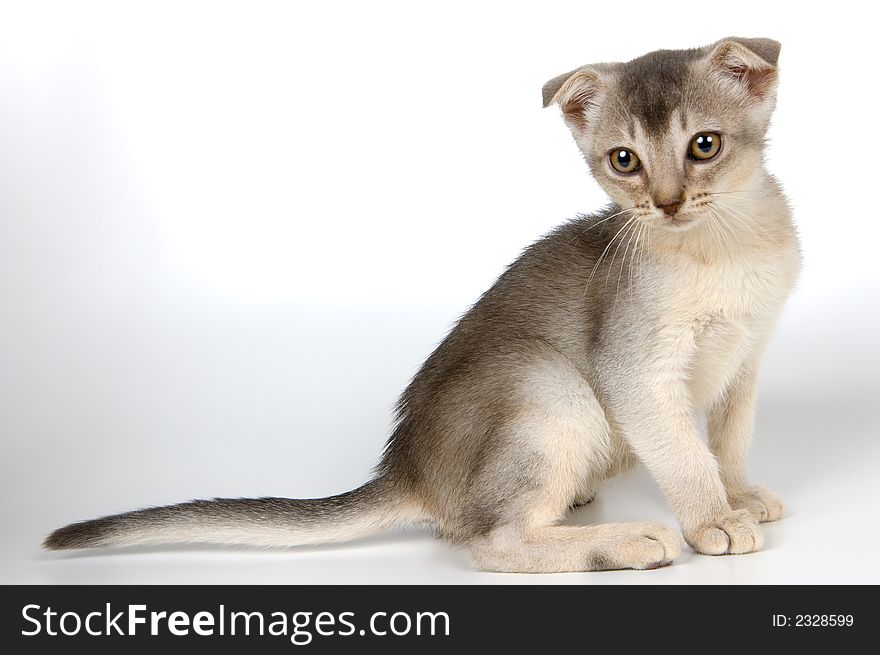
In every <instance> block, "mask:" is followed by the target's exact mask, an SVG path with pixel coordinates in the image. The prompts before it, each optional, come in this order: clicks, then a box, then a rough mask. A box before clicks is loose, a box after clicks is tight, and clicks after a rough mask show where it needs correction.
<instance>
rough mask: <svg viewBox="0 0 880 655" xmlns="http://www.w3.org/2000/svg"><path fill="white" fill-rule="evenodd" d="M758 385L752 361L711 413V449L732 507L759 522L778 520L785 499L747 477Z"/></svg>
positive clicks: (754, 364) (743, 369) (783, 508)
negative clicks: (747, 512)
mask: <svg viewBox="0 0 880 655" xmlns="http://www.w3.org/2000/svg"><path fill="white" fill-rule="evenodd" d="M756 383H757V364H756V362H754V361H751V362H749V363H747V364H746V365H744V366H743V368H742V369H741V370H740V372H739V374H738V375H737V377H736V379H735V380H734V381H733V383H732V384H731V385H730V388H729V389H728V390H727V392H726V393H725V394H724V396H723V397H722V398H721V399H720V400H719V402H717V403H716V404H715V405H714V406H713V407H712V409H711V410H710V411H709V414H708V423H709V447H710V448H711V449H712V452H713V453H715V457H716V458H717V459H718V464H719V467H720V473H721V480H722V482H723V483H724V487H725V489H726V490H727V498H728V502H729V503H730V506H731V507H733V508H734V509H745V510H748V511H749V513H751V514H752V516H754V517H755V519H756V520H758V521H762V522H763V521H775V520H777V519H779V518H781V517H782V515H783V514H784V513H785V505H783V503H782V500H781V499H780V498H779V496H777V495H776V494H774V493H773V492H772V491H768V490H767V489H764V488H763V487H759V486H756V485H752V484H749V482H748V478H747V476H746V458H747V456H748V451H749V446H750V445H751V441H752V432H753V430H754V421H755V395H756V386H757V384H756Z"/></svg>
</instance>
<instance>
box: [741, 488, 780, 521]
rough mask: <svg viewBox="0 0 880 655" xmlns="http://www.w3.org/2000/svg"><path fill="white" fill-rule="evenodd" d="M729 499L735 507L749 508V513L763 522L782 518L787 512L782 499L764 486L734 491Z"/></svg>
mask: <svg viewBox="0 0 880 655" xmlns="http://www.w3.org/2000/svg"><path fill="white" fill-rule="evenodd" d="M729 500H730V506H731V507H732V508H733V509H744V510H748V512H749V514H751V515H752V516H754V517H755V520H756V521H760V522H761V523H765V522H767V521H775V520H777V519H781V518H782V516H783V515H784V514H785V505H783V503H782V499H781V498H779V496H777V495H776V494H775V493H773V492H772V491H768V490H767V489H765V488H764V487H749V488H748V489H745V490H744V491H740V492H737V493H732V494H730V498H729Z"/></svg>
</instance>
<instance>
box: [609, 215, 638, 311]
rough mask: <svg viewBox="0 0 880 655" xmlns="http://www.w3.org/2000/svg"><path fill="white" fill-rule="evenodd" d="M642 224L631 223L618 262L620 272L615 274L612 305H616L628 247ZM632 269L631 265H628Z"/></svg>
mask: <svg viewBox="0 0 880 655" xmlns="http://www.w3.org/2000/svg"><path fill="white" fill-rule="evenodd" d="M642 225H643V224H642V223H633V227H632V228H630V231H629V233H628V234H629V240H628V241H627V242H626V248H624V250H623V259H622V260H621V262H620V271H618V273H617V291H616V292H615V293H614V304H615V305H617V297H618V296H619V295H620V279H621V278H622V277H623V269H624V267H625V266H626V254H627V253H628V252H629V247H630V246H631V245H632V242H633V237H634V236H635V234H636V232H637V231H638V229H639V228H640V227H641V226H642ZM611 265H612V266H613V265H614V260H613V259H612V260H611ZM630 267H632V264H630Z"/></svg>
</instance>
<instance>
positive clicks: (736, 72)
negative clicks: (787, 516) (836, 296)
mask: <svg viewBox="0 0 880 655" xmlns="http://www.w3.org/2000/svg"><path fill="white" fill-rule="evenodd" d="M779 47H780V46H779V44H778V43H776V42H775V41H771V40H769V39H741V38H729V39H724V40H723V41H720V42H718V43H716V44H714V45H711V46H707V47H704V48H698V49H692V50H661V51H658V52H652V53H649V54H647V55H644V56H643V57H639V58H638V59H635V60H633V61H630V62H628V63H613V64H597V65H593V66H584V67H582V68H578V69H576V70H574V71H571V72H570V73H566V74H565V75H561V76H559V77H557V78H555V79H553V80H551V81H550V82H548V83H547V84H546V85H545V86H544V89H543V95H544V98H543V99H544V106H548V105H551V104H558V105H559V106H560V107H561V108H562V113H563V117H564V120H565V122H566V124H567V125H568V127H569V128H570V130H571V132H572V135H573V136H574V139H575V141H576V142H577V145H578V146H579V148H580V150H581V151H582V152H583V155H584V157H585V159H586V161H587V164H588V165H589V167H590V170H591V171H592V173H593V175H594V176H595V178H596V179H597V180H598V182H599V184H600V185H601V186H602V187H603V188H604V189H605V190H606V191H607V192H608V194H609V195H610V196H611V198H612V200H613V201H614V204H613V205H612V206H611V207H610V208H608V209H606V210H605V211H604V212H602V213H600V214H597V215H595V216H589V217H586V216H581V217H578V218H576V219H575V220H572V221H571V222H569V223H567V224H565V225H563V226H561V227H559V228H558V229H556V230H555V231H554V232H552V233H551V234H550V235H548V236H547V237H545V238H543V239H542V240H540V241H538V242H537V243H535V244H534V245H532V246H531V247H529V248H528V249H526V250H525V252H524V253H523V254H522V256H521V257H520V258H519V259H518V260H517V261H516V262H514V263H513V264H512V265H511V266H510V267H509V268H508V270H507V271H505V273H504V274H503V275H502V276H501V277H500V278H499V279H498V281H497V282H496V283H495V284H494V285H493V286H492V288H491V289H489V291H487V292H486V293H485V294H484V295H483V297H482V298H480V300H479V301H478V302H477V303H476V304H475V305H474V306H473V308H471V310H470V311H469V312H468V313H467V314H466V315H465V316H464V317H463V318H462V319H461V321H460V322H459V323H458V324H457V325H456V326H455V328H454V329H453V330H452V332H451V333H450V334H449V335H448V336H447V337H446V339H445V340H444V341H443V342H442V343H441V344H440V346H439V347H438V348H437V349H436V351H434V353H433V354H432V355H431V356H430V357H429V358H428V360H427V361H426V362H425V364H424V365H423V366H422V368H421V370H420V371H419V372H418V374H417V375H416V376H415V378H414V379H413V380H412V382H411V384H410V385H409V387H407V389H406V390H405V391H404V393H403V396H402V397H401V399H400V402H399V405H398V409H397V411H398V418H397V423H396V426H395V428H394V431H393V434H392V435H391V438H390V439H389V441H388V444H387V447H386V450H385V453H384V456H383V458H382V461H381V463H380V464H379V466H378V469H377V475H376V478H375V479H374V480H372V481H371V482H368V483H367V484H365V485H364V486H362V487H360V488H359V489H356V490H354V491H350V492H348V493H344V494H340V495H338V496H332V497H329V498H322V499H311V500H289V499H282V498H260V499H240V500H223V499H218V500H212V501H193V502H189V503H183V504H180V505H174V506H169V507H156V508H150V509H143V510H140V511H135V512H129V513H126V514H119V515H116V516H110V517H106V518H100V519H96V520H92V521H85V522H82V523H75V524H73V525H69V526H67V527H65V528H61V529H60V530H57V531H56V532H54V533H52V534H51V535H50V536H49V537H48V538H47V539H46V542H45V546H46V547H47V548H50V549H67V548H85V547H104V546H127V545H132V544H154V543H166V542H220V543H244V544H255V545H271V546H289V545H297V544H315V543H325V542H332V541H340V540H347V539H354V538H356V537H361V536H364V535H367V534H370V533H373V532H376V531H378V530H381V529H386V528H389V527H391V526H393V525H395V524H399V523H402V522H422V523H427V524H430V525H432V526H434V527H435V528H436V530H437V531H438V532H439V533H440V534H441V535H442V536H444V537H446V538H448V539H450V540H452V541H453V542H456V543H460V544H463V545H465V546H467V547H468V548H469V549H470V551H471V553H472V555H473V559H474V562H475V564H476V566H478V567H479V568H481V569H484V570H489V571H521V572H535V573H537V572H555V571H594V570H602V569H651V568H655V567H658V566H663V565H666V564H668V563H670V562H671V561H672V560H674V559H675V558H676V557H677V556H678V555H679V553H680V551H681V544H680V537H679V535H678V533H677V532H674V531H673V530H670V529H669V528H667V527H664V526H663V525H661V524H659V523H614V524H604V525H587V526H564V525H559V521H560V520H561V519H562V518H563V517H564V516H565V515H566V513H567V512H568V511H569V509H570V508H571V507H572V506H573V505H577V504H579V503H583V502H587V501H588V500H589V499H590V498H591V497H592V496H593V494H594V493H595V491H596V489H597V487H598V486H599V484H600V483H601V482H602V481H603V480H605V479H607V478H609V477H611V476H613V475H616V474H617V473H620V472H621V471H625V470H627V469H628V468H630V467H631V466H633V465H634V464H635V463H636V462H640V463H642V464H644V465H645V466H646V467H647V468H648V470H649V471H650V473H651V474H652V476H653V477H654V479H655V480H656V481H657V483H658V484H659V485H660V488H661V489H662V491H663V493H664V494H665V496H666V498H667V500H668V502H669V505H670V507H671V508H672V509H673V510H674V512H675V514H676V516H677V517H678V520H679V522H680V524H681V529H682V532H683V534H684V538H685V540H686V541H687V543H688V544H690V546H691V547H692V548H693V549H694V550H695V551H697V552H700V553H706V554H711V555H723V554H728V553H748V552H751V551H755V550H758V549H759V548H761V541H762V540H761V531H760V529H759V527H758V522H760V521H773V520H776V519H778V518H779V517H780V516H782V513H783V505H782V502H781V501H780V499H779V498H777V497H776V496H775V495H774V494H772V493H771V492H769V491H767V490H766V489H763V488H761V487H757V486H753V485H752V484H750V482H749V481H748V479H747V476H746V453H747V450H748V447H749V441H750V439H751V435H752V422H753V413H754V404H755V384H756V377H757V373H758V367H759V364H760V360H761V354H762V352H763V351H764V348H765V346H766V344H767V341H768V338H769V336H770V333H771V330H772V327H773V324H774V323H775V321H776V318H777V316H778V314H779V312H780V309H781V307H782V305H783V302H784V301H785V299H786V297H787V296H788V294H789V292H790V291H791V289H792V287H793V286H794V284H795V280H796V278H797V274H798V270H799V266H800V254H799V248H798V243H797V237H796V233H795V229H794V227H793V225H792V222H791V218H790V214H789V207H788V204H787V202H786V199H785V197H784V195H783V193H782V191H781V189H780V187H779V185H778V184H777V182H776V181H775V180H774V179H773V178H772V177H771V176H770V175H769V174H768V173H767V171H766V170H765V168H764V164H763V149H764V139H765V134H766V131H767V127H768V123H769V120H770V115H771V112H772V110H773V106H774V103H775V96H776V83H777V67H776V62H777V56H778V54H779ZM702 414H705V415H706V416H707V418H708V429H709V439H708V445H707V444H706V443H705V442H704V441H703V440H702V439H701V437H700V433H699V431H698V428H697V420H698V416H700V415H702Z"/></svg>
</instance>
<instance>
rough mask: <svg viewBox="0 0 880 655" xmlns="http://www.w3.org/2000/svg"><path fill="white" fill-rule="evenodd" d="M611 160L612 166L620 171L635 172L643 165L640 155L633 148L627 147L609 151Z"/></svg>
mask: <svg viewBox="0 0 880 655" xmlns="http://www.w3.org/2000/svg"><path fill="white" fill-rule="evenodd" d="M608 157H609V159H610V160H611V167H612V168H613V169H614V170H616V171H617V172H618V173H624V174H626V173H635V172H636V171H637V170H639V169H640V168H641V167H642V162H640V161H639V156H638V155H637V154H636V153H634V152H633V151H632V150H627V149H626V148H617V149H615V150H612V151H611V152H610V153H608Z"/></svg>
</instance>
